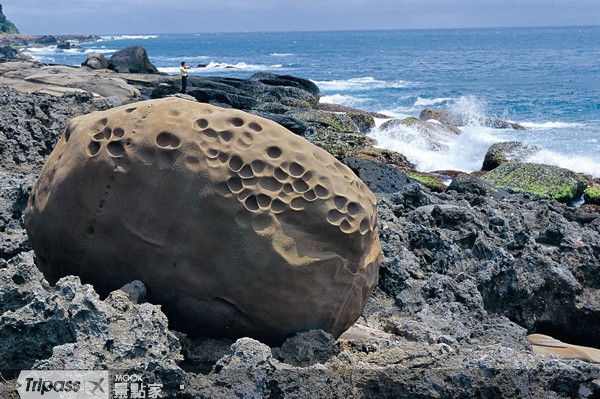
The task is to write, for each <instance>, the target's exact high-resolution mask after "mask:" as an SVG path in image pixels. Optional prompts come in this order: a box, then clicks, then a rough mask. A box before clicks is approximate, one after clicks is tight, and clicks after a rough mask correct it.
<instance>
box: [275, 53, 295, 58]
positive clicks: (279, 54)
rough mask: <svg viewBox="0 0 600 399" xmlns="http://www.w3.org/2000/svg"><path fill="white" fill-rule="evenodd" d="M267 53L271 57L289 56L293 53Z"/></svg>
mask: <svg viewBox="0 0 600 399" xmlns="http://www.w3.org/2000/svg"><path fill="white" fill-rule="evenodd" d="M269 55H270V56H271V57H291V56H292V55H294V54H293V53H271V54H269Z"/></svg>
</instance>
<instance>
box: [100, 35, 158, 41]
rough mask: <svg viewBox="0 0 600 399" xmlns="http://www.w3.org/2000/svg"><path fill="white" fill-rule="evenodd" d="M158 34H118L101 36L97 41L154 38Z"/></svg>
mask: <svg viewBox="0 0 600 399" xmlns="http://www.w3.org/2000/svg"><path fill="white" fill-rule="evenodd" d="M157 37H158V35H119V36H101V37H100V39H99V40H98V41H99V42H101V41H105V40H109V41H112V40H148V39H156V38H157Z"/></svg>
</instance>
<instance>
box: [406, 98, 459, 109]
mask: <svg viewBox="0 0 600 399" xmlns="http://www.w3.org/2000/svg"><path fill="white" fill-rule="evenodd" d="M452 100H453V98H452V97H440V98H421V97H417V100H416V101H415V104H414V106H415V107H430V106H432V105H438V104H443V103H446V102H448V101H452Z"/></svg>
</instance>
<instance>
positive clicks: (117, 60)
mask: <svg viewBox="0 0 600 399" xmlns="http://www.w3.org/2000/svg"><path fill="white" fill-rule="evenodd" d="M108 68H109V69H113V70H115V71H117V72H119V73H146V74H159V73H160V72H159V71H158V69H156V67H155V66H154V65H152V64H151V63H150V60H149V59H148V53H147V52H146V49H145V48H143V47H141V46H129V47H127V48H125V49H123V50H120V51H117V52H116V53H114V54H113V55H112V56H111V57H110V60H109V61H108Z"/></svg>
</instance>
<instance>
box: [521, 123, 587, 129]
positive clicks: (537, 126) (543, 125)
mask: <svg viewBox="0 0 600 399" xmlns="http://www.w3.org/2000/svg"><path fill="white" fill-rule="evenodd" d="M520 124H521V125H523V126H525V127H526V128H528V129H566V128H574V127H575V128H577V127H584V126H585V124H583V123H572V122H521V123H520Z"/></svg>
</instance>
